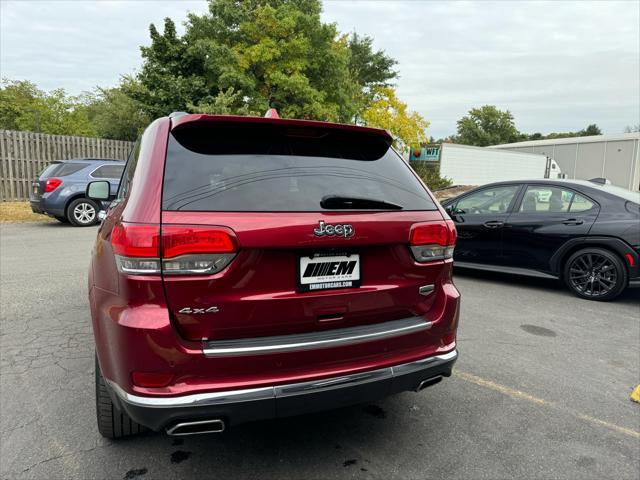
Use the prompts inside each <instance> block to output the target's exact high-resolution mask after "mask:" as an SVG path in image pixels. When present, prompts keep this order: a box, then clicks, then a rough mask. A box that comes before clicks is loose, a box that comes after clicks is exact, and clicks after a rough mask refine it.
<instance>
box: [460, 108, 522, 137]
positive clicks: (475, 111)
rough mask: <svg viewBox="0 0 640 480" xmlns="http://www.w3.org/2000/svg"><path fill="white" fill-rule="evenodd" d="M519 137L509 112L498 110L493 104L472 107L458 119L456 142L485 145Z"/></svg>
mask: <svg viewBox="0 0 640 480" xmlns="http://www.w3.org/2000/svg"><path fill="white" fill-rule="evenodd" d="M520 139H521V134H520V133H519V132H518V129H517V128H516V126H515V123H514V120H513V115H512V114H511V112H510V111H509V110H506V111H502V110H498V108H496V107H495V106H494V105H485V106H483V107H480V108H472V109H471V110H469V114H468V115H466V116H464V117H462V118H461V119H460V120H458V134H457V137H456V141H457V142H456V143H461V144H463V145H476V146H478V147H487V146H489V145H499V144H502V143H511V142H516V141H518V140H520Z"/></svg>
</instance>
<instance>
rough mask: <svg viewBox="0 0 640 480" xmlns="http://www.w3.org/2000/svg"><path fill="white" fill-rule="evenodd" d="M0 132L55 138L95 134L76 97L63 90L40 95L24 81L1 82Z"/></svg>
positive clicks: (35, 88) (32, 85)
mask: <svg viewBox="0 0 640 480" xmlns="http://www.w3.org/2000/svg"><path fill="white" fill-rule="evenodd" d="M0 128H1V129H8V130H29V131H34V132H43V133H51V134H57V135H85V136H93V135H95V134H96V131H95V128H94V126H93V125H92V124H91V122H90V120H89V117H88V115H87V112H86V109H85V106H84V104H83V102H82V100H81V99H80V98H79V97H74V96H68V95H67V94H66V93H65V91H64V90H63V89H61V88H60V89H56V90H53V91H51V92H48V93H47V92H44V91H42V90H40V89H38V88H37V87H36V85H35V84H33V83H32V82H29V81H26V80H8V79H3V80H2V87H0Z"/></svg>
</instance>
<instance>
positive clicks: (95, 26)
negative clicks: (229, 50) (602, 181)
mask: <svg viewBox="0 0 640 480" xmlns="http://www.w3.org/2000/svg"><path fill="white" fill-rule="evenodd" d="M323 5H324V11H323V15H322V16H323V20H324V21H325V22H335V23H336V24H337V26H338V29H339V30H340V31H342V32H351V31H356V32H357V33H358V34H362V35H369V36H371V37H373V39H374V45H375V47H376V48H378V49H382V50H385V51H386V52H387V54H389V55H390V56H392V57H394V58H395V59H397V60H398V65H397V70H398V72H399V74H400V76H399V78H398V79H397V81H396V87H397V91H398V95H399V96H400V98H401V99H402V100H403V101H405V102H406V103H407V104H408V105H409V108H410V109H412V110H416V111H418V112H419V113H420V114H421V115H422V116H423V117H424V118H426V119H427V120H428V121H429V122H430V127H429V129H428V130H427V133H428V135H430V136H433V137H435V138H440V137H444V136H448V135H450V134H453V133H455V130H456V121H457V120H458V119H459V118H461V117H462V116H463V115H465V114H466V113H467V112H468V111H469V110H470V109H471V108H473V107H479V106H482V105H487V104H490V105H496V106H498V107H499V108H501V109H508V110H510V111H511V112H512V113H513V115H514V117H515V120H516V126H517V127H518V129H519V130H521V131H523V132H527V133H533V132H542V133H549V132H553V131H556V132H559V131H576V130H580V129H582V128H584V127H586V126H587V125H588V124H591V123H596V124H597V125H598V126H600V128H601V129H602V130H603V132H604V133H608V134H616V133H621V132H623V131H624V128H625V126H627V125H636V124H640V1H638V0H630V1H604V2H599V1H582V2H573V1H555V2H543V1H517V0H512V1H507V0H503V1H472V2H463V1H456V2H450V1H419V0H413V1H391V0H388V1H382V0H378V1H362V0H360V1H349V0H331V1H325V2H323ZM206 10H207V4H206V2H205V1H204V0H202V1H200V0H199V1H191V0H182V1H176V0H162V1H151V0H142V1H140V0H124V1H106V0H99V1H89V0H85V1H81V0H75V1H73V0H71V1H58V0H48V1H41V0H0V76H2V77H5V78H10V79H16V80H17V79H27V80H30V81H32V82H34V83H36V84H37V85H38V86H39V87H40V88H42V89H45V90H51V89H54V88H64V89H65V90H66V91H67V92H69V93H72V94H78V93H80V92H82V91H86V90H91V89H93V88H94V87H96V86H101V87H110V86H115V85H117V84H118V81H119V78H120V76H121V75H123V74H132V73H135V72H136V71H137V70H138V69H139V68H140V65H141V61H142V59H141V57H140V50H139V46H141V45H148V44H149V34H148V27H149V24H150V23H155V24H156V25H160V26H161V25H162V21H163V18H165V17H167V16H168V17H171V18H172V19H173V20H174V21H176V23H177V24H179V25H180V29H179V31H183V30H184V29H183V28H182V26H181V24H182V22H183V21H184V20H185V18H186V14H187V12H193V13H204V12H206Z"/></svg>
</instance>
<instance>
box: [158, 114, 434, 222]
mask: <svg viewBox="0 0 640 480" xmlns="http://www.w3.org/2000/svg"><path fill="white" fill-rule="evenodd" d="M166 158H167V159H166V165H165V173H164V189H163V209H164V210H186V211H220V212H223V211H227V212H233V211H236V212H260V211H262V212H284V211H297V212H318V211H324V210H325V209H324V208H323V207H322V206H321V205H320V202H321V200H322V199H323V198H324V197H328V196H337V197H343V196H344V197H357V198H363V199H370V200H379V201H383V202H390V203H393V204H396V205H400V206H401V207H402V209H403V210H435V209H436V206H435V205H434V203H433V201H432V200H431V198H430V197H429V194H428V193H427V192H426V191H425V189H424V187H423V186H422V184H421V183H420V182H419V181H418V180H417V179H416V177H415V176H414V175H413V173H412V172H411V170H410V167H408V166H407V165H406V164H405V163H404V162H403V161H402V159H401V158H400V157H399V156H398V155H397V154H396V153H395V152H394V151H393V150H392V149H390V148H389V147H388V145H387V144H386V142H385V141H384V139H382V138H380V137H378V136H375V135H371V134H368V133H361V132H357V131H354V132H343V131H335V130H334V131H332V130H330V129H323V128H322V127H318V128H317V129H308V128H291V127H283V126H279V125H278V126H273V125H255V126H241V125H234V126H221V125H217V126H215V127H214V126H207V125H204V126H192V127H187V128H184V129H178V130H176V131H174V132H173V133H172V134H171V135H170V136H169V143H168V148H167V157H166Z"/></svg>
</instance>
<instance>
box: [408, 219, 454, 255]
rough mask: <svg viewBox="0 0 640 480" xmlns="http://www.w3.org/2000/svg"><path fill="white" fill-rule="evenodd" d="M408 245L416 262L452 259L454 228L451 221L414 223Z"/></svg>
mask: <svg viewBox="0 0 640 480" xmlns="http://www.w3.org/2000/svg"><path fill="white" fill-rule="evenodd" d="M409 243H410V244H411V252H412V253H413V257H414V258H415V259H416V261H418V262H430V261H433V260H444V259H446V258H452V257H453V249H454V247H455V245H456V227H455V225H454V223H453V221H452V220H442V221H439V222H426V223H416V224H414V225H412V226H411V233H410V234H409Z"/></svg>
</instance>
